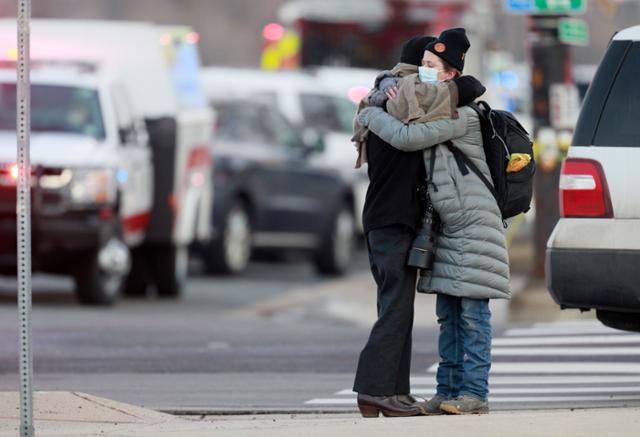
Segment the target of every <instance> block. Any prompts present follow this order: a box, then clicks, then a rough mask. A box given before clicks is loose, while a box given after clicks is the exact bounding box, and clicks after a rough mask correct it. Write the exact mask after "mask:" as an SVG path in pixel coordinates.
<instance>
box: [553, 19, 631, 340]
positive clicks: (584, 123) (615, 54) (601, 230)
mask: <svg viewBox="0 0 640 437" xmlns="http://www.w3.org/2000/svg"><path fill="white" fill-rule="evenodd" d="M639 75H640V26H635V27H631V28H628V29H625V30H622V31H621V32H619V33H618V34H616V35H615V37H614V38H613V41H612V42H611V44H610V46H609V49H608V50H607V52H606V54H605V56H604V58H603V60H602V62H601V63H600V66H599V68H598V70H597V73H596V75H595V78H594V80H593V82H592V84H591V86H590V88H589V91H588V92H587V94H586V98H585V101H584V104H583V107H582V110H581V112H580V118H579V119H578V124H577V126H576V131H575V135H574V137H573V143H572V144H571V147H570V148H569V152H568V157H567V159H566V161H565V162H564V163H563V166H562V171H561V175H560V212H561V218H560V220H559V221H558V223H557V225H556V226H555V229H554V231H553V233H552V234H551V237H550V238H549V242H548V246H547V256H546V270H547V271H546V278H547V284H548V287H549V290H550V291H551V295H552V296H553V298H554V300H555V301H556V302H557V303H558V304H559V305H560V306H561V307H562V308H563V309H564V308H578V309H580V310H590V309H595V310H596V314H597V317H598V319H600V321H601V322H602V323H603V324H605V325H608V326H611V327H614V328H618V329H626V330H632V331H640V285H639V284H640V270H638V266H639V265H640V195H638V193H637V192H636V190H637V188H638V187H640V172H639V171H638V163H639V162H640V127H639V124H638V115H640V85H639V84H638V81H637V78H638V76H639Z"/></svg>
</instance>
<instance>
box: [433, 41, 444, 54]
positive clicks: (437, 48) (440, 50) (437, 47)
mask: <svg viewBox="0 0 640 437" xmlns="http://www.w3.org/2000/svg"><path fill="white" fill-rule="evenodd" d="M433 49H434V50H435V51H436V52H438V53H444V51H445V50H446V49H447V47H446V46H445V45H444V44H443V43H441V42H439V43H437V44H436V45H435V46H433Z"/></svg>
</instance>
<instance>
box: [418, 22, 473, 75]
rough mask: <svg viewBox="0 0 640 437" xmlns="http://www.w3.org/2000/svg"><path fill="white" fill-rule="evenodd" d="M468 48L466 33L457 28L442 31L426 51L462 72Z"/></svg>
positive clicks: (469, 44) (469, 45)
mask: <svg viewBox="0 0 640 437" xmlns="http://www.w3.org/2000/svg"><path fill="white" fill-rule="evenodd" d="M469 47H471V43H470V42H469V39H468V38H467V35H466V31H465V30H464V29H463V28H461V27H458V28H455V29H447V30H445V31H443V32H442V33H441V34H440V36H439V37H438V39H437V40H436V41H434V42H432V43H430V44H429V45H427V50H429V51H430V52H431V53H433V54H434V55H436V56H438V57H440V58H442V59H444V60H445V61H447V63H448V64H449V65H451V66H452V67H453V68H455V69H457V70H459V71H462V69H463V68H464V58H465V55H466V53H467V50H469Z"/></svg>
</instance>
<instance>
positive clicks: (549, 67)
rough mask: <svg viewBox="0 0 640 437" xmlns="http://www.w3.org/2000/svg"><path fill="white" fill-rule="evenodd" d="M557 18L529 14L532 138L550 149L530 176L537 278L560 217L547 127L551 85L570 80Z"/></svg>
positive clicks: (555, 159)
mask: <svg viewBox="0 0 640 437" xmlns="http://www.w3.org/2000/svg"><path fill="white" fill-rule="evenodd" d="M561 18H562V16H561V15H532V16H531V17H530V18H529V37H530V44H531V47H530V50H531V62H532V66H531V86H532V88H531V92H532V102H533V122H534V138H535V139H536V147H537V149H538V150H540V148H541V147H547V148H550V149H551V153H549V151H547V152H546V153H545V152H541V153H539V154H538V171H537V172H536V176H535V180H534V191H535V210H536V220H535V227H534V254H535V255H534V256H535V260H534V274H535V276H537V277H539V278H542V277H544V259H545V252H546V246H547V239H548V238H549V236H550V235H551V232H552V231H553V228H554V226H555V224H556V223H557V221H558V219H559V217H560V208H559V201H558V184H559V179H560V165H559V164H560V160H561V154H560V153H559V151H558V147H557V135H555V134H554V133H553V131H552V130H551V129H552V128H553V123H552V120H551V101H550V100H551V99H550V93H551V87H552V85H554V84H568V83H572V82H573V79H572V66H571V53H570V50H569V46H568V45H566V44H563V43H561V42H560V40H559V39H558V27H559V23H560V19H561ZM544 131H546V132H550V133H551V136H550V138H549V140H548V141H546V144H545V141H544V140H543V137H544V135H543V132H544ZM549 143H551V144H549ZM554 149H555V150H554Z"/></svg>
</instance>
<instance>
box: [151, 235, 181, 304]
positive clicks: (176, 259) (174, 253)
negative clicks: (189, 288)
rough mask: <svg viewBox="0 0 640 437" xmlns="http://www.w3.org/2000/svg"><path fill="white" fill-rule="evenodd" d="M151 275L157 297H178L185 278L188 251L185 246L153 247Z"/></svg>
mask: <svg viewBox="0 0 640 437" xmlns="http://www.w3.org/2000/svg"><path fill="white" fill-rule="evenodd" d="M153 261H154V262H153V266H154V268H153V276H154V281H153V282H154V285H155V286H156V290H157V292H158V297H160V298H168V299H175V298H178V297H180V295H181V294H182V289H183V288H184V283H185V281H186V279H187V267H188V264H189V252H188V250H187V248H186V247H176V246H173V245H161V246H156V247H154V248H153Z"/></svg>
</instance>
